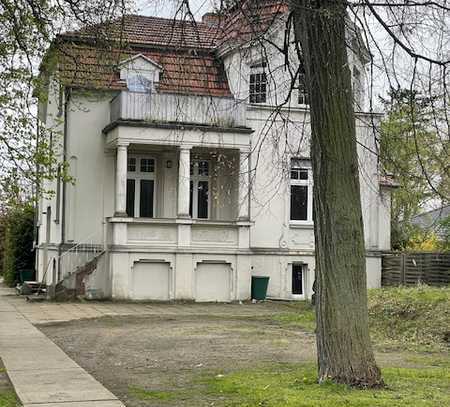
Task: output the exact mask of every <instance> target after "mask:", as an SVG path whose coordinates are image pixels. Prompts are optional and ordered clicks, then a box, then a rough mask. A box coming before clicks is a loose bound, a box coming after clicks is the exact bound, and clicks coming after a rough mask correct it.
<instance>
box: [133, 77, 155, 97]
mask: <svg viewBox="0 0 450 407" xmlns="http://www.w3.org/2000/svg"><path fill="white" fill-rule="evenodd" d="M127 88H128V90H129V91H130V92H136V93H151V91H152V88H153V83H152V81H151V80H150V79H148V78H146V77H144V76H142V75H129V76H128V77H127Z"/></svg>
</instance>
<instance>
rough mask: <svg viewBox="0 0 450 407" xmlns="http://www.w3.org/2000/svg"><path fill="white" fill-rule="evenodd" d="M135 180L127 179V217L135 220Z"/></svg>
mask: <svg viewBox="0 0 450 407" xmlns="http://www.w3.org/2000/svg"><path fill="white" fill-rule="evenodd" d="M134 190H135V181H134V179H127V215H128V216H130V217H132V218H134Z"/></svg>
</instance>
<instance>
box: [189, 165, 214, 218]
mask: <svg viewBox="0 0 450 407" xmlns="http://www.w3.org/2000/svg"><path fill="white" fill-rule="evenodd" d="M200 161H206V162H207V163H208V175H199V173H198V168H199V166H198V163H199V162H200ZM191 165H192V174H191V179H190V181H191V182H192V219H205V220H206V219H210V218H211V160H206V159H203V158H194V159H192V160H191ZM200 181H207V182H208V217H207V218H199V217H198V193H196V191H198V183H199V182H200ZM189 187H190V186H189Z"/></svg>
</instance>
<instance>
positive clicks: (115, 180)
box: [38, 1, 390, 301]
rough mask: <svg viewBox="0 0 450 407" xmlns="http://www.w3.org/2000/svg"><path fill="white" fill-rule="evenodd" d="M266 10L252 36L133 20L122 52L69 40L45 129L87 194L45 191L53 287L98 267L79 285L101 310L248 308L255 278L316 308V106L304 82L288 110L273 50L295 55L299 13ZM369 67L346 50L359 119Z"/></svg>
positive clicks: (365, 196) (362, 132) (44, 246)
mask: <svg viewBox="0 0 450 407" xmlns="http://www.w3.org/2000/svg"><path fill="white" fill-rule="evenodd" d="M258 4H260V6H259V7H258V8H256V9H251V10H250V11H251V13H249V15H250V17H251V19H252V21H257V24H256V25H254V26H253V27H252V26H251V24H248V23H247V21H246V20H245V19H246V18H247V17H248V15H247V14H246V17H243V15H242V14H241V13H239V12H238V11H235V12H233V11H230V13H229V14H228V15H227V16H226V17H223V16H222V17H220V18H219V17H217V16H215V15H213V14H207V15H206V16H205V17H204V22H202V23H197V24H194V23H192V22H183V21H174V20H170V19H161V18H154V17H143V16H134V15H132V16H126V17H125V18H124V19H123V24H122V22H120V23H117V24H112V25H111V26H109V27H108V29H109V31H108V36H109V38H110V39H112V40H114V43H112V44H113V45H111V43H107V45H104V46H103V47H101V46H100V45H98V44H101V43H103V44H105V43H104V42H102V41H100V40H98V37H96V35H97V34H98V33H99V32H101V27H96V28H95V29H90V30H89V29H86V30H81V31H78V32H71V33H66V34H63V35H61V36H59V37H58V39H57V41H56V42H55V45H54V48H55V49H56V50H57V51H55V52H56V53H57V55H59V58H57V64H56V65H53V66H52V67H47V68H46V70H45V72H44V71H43V73H42V74H43V75H47V77H48V82H49V88H48V99H43V100H42V103H41V106H40V117H41V119H42V121H43V122H45V124H46V126H47V127H48V128H50V129H52V133H51V134H52V136H51V137H52V140H51V141H50V142H51V143H53V145H54V148H55V151H58V152H59V159H60V160H61V162H62V160H63V158H66V160H67V162H68V164H69V168H68V172H69V174H70V175H71V176H72V177H73V178H74V182H72V183H71V182H61V181H60V180H59V179H58V181H56V182H55V183H54V184H50V185H46V186H45V187H46V188H51V189H54V190H55V191H56V193H55V195H54V196H53V197H51V198H50V199H48V198H45V199H42V200H41V202H40V205H39V215H40V216H39V242H38V271H39V278H40V279H42V278H44V279H45V280H46V281H47V282H48V283H52V282H55V281H61V280H64V279H65V281H67V284H72V283H73V281H72V280H73V279H74V277H73V276H75V275H76V273H77V272H76V270H77V267H78V266H83V265H84V264H85V263H87V262H89V261H90V260H92V259H93V258H94V257H96V256H98V259H97V261H96V267H91V268H90V269H89V273H87V272H86V273H85V274H83V276H82V277H83V278H82V279H80V278H78V279H77V281H78V282H77V284H80V285H82V286H84V289H85V290H86V294H87V295H88V297H93V298H99V297H107V298H114V299H134V300H172V299H194V300H196V301H233V300H244V299H248V298H249V297H250V284H251V276H254V275H263V276H269V277H270V283H269V288H268V295H269V296H270V297H272V298H282V299H303V298H308V297H310V296H311V294H312V284H313V281H314V267H315V265H314V233H313V219H312V182H313V178H312V169H311V163H310V159H309V155H310V154H309V136H308V135H309V113H308V94H307V92H306V87H305V85H304V83H303V80H302V78H303V75H302V74H301V70H300V75H299V77H300V79H299V81H298V85H297V86H296V88H295V89H294V90H293V91H292V94H291V95H290V98H288V99H287V100H288V102H287V103H284V104H283V105H282V106H281V101H283V100H285V99H286V98H287V96H288V92H289V88H290V76H289V70H287V69H284V61H285V56H284V55H282V54H281V53H280V52H279V51H277V49H276V47H274V46H273V45H270V44H269V42H266V41H265V40H264V39H267V38H270V40H271V41H270V43H271V44H279V45H280V46H283V44H284V40H285V38H284V30H285V21H286V16H287V13H286V11H287V9H286V6H285V5H283V4H280V3H277V2H273V1H266V2H259V3H258ZM261 4H262V6H261ZM121 27H122V28H123V31H120V28H121ZM254 27H258V32H256V31H255V29H254ZM349 38H350V39H351V40H352V44H357V43H358V42H359V41H357V34H352V33H349ZM120 39H121V40H123V41H124V43H123V44H122V45H121V46H119V45H118V42H119V40H120ZM61 49H62V50H65V52H61ZM291 51H292V52H291ZM290 53H291V54H292V55H291V58H292V60H293V61H294V62H293V66H291V69H292V70H293V71H294V72H295V70H296V69H297V67H298V62H295V61H296V57H295V52H294V50H290ZM49 55H51V52H49ZM364 55H365V54H364V52H362V51H361V48H358V51H355V52H353V51H352V50H350V51H349V58H350V63H351V68H352V72H353V78H354V87H355V89H356V92H355V95H356V102H355V105H356V106H359V108H357V110H363V109H362V106H364V100H365V94H366V92H365V86H364V83H365V81H366V69H365V64H366V62H367V61H366V59H365V56H364ZM48 60H54V59H53V58H51V56H49V58H48ZM276 104H278V105H280V106H281V107H280V108H279V109H277V110H276V114H275V113H274V108H273V107H274V105H276ZM374 120H375V121H377V120H379V117H378V116H376V115H372V116H370V115H368V114H366V113H362V112H361V113H358V114H357V123H356V124H357V133H358V140H359V150H358V153H359V159H360V164H361V168H360V174H361V190H362V207H363V216H364V227H365V241H366V248H367V275H368V285H369V286H370V287H377V286H379V285H380V280H381V251H382V250H388V249H390V235H389V230H390V226H389V225H390V187H389V184H385V183H382V184H380V182H379V181H380V176H379V171H378V166H377V157H376V156H375V154H374V151H376V146H375V137H374V135H373V130H372V129H371V126H370V124H371V123H373V121H374ZM61 172H62V170H61ZM343 182H345V180H343ZM94 268H95V271H92V270H93V269H94ZM80 270H84V271H86V270H85V268H84V269H83V268H81V269H78V273H80ZM71 279H72V280H71ZM70 281H72V283H70Z"/></svg>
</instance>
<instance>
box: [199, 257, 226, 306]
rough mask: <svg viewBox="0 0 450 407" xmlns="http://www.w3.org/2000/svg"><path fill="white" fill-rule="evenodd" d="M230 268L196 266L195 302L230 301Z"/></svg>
mask: <svg viewBox="0 0 450 407" xmlns="http://www.w3.org/2000/svg"><path fill="white" fill-rule="evenodd" d="M230 282H231V267H230V265H229V264H201V263H200V264H198V266H197V272H196V296H195V300H196V301H220V302H227V301H230V300H231V284H230Z"/></svg>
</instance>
